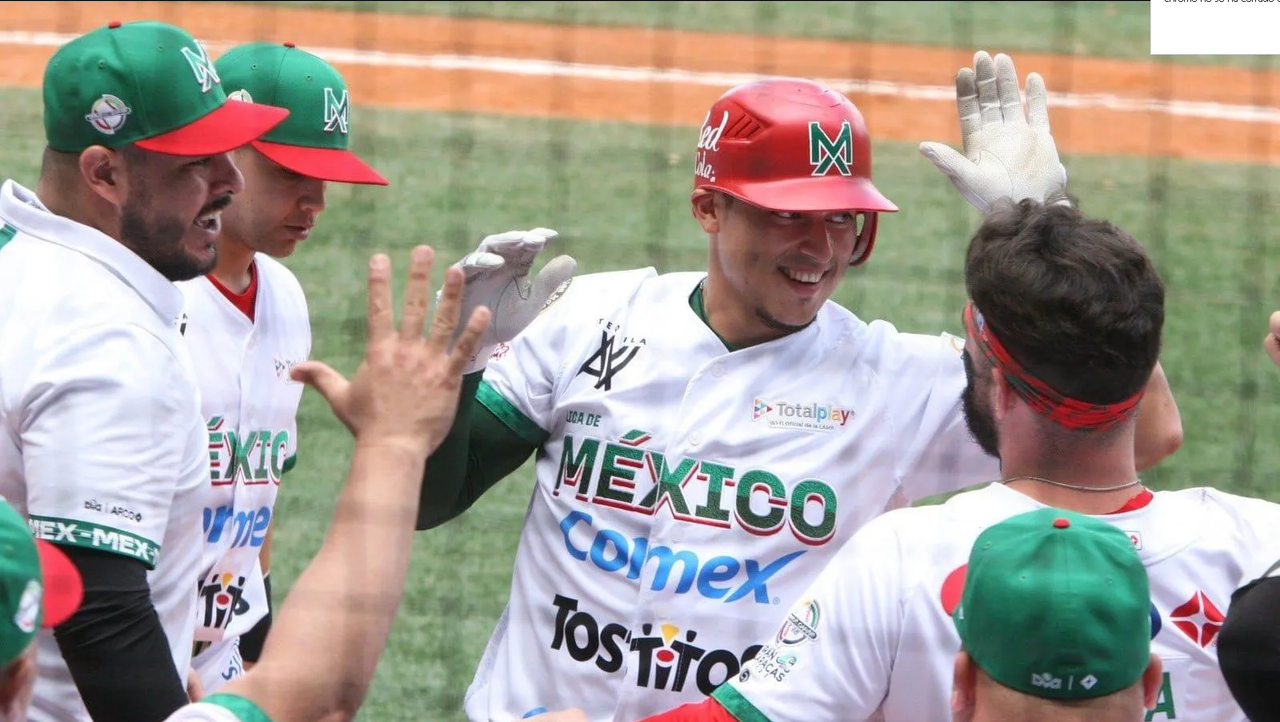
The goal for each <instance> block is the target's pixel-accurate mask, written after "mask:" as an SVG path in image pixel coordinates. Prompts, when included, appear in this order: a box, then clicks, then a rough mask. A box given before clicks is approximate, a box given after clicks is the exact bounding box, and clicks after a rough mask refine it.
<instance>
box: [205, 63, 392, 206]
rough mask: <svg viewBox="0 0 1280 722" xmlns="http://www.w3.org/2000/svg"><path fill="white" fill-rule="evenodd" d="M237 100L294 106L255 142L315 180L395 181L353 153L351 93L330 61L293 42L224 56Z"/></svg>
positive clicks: (223, 71) (221, 70)
mask: <svg viewBox="0 0 1280 722" xmlns="http://www.w3.org/2000/svg"><path fill="white" fill-rule="evenodd" d="M217 66H218V74H219V75H221V76H222V82H223V84H224V85H225V86H226V88H227V93H228V94H229V95H230V97H232V98H236V99H239V100H244V101H248V102H252V103H266V104H268V105H275V106H279V107H281V108H288V109H289V117H288V119H286V120H285V121H284V122H283V123H281V124H280V125H278V126H276V127H275V128H273V129H272V130H271V132H269V133H267V134H266V135H264V136H263V137H261V138H259V139H257V140H255V141H254V142H253V143H252V145H253V147H254V148H256V149H257V151H258V152H259V153H261V154H263V155H265V156H266V157H268V158H270V159H271V160H273V161H275V162H276V163H278V164H280V165H282V166H284V167H285V168H288V169H289V170H291V171H293V172H294V173H298V174H301V175H304V176H307V177H310V178H319V179H321V180H327V181H335V182H338V183H361V184H367V185H383V186H385V185H389V183H388V181H387V179H386V178H384V177H382V175H381V174H380V173H378V171H376V170H374V169H373V168H371V167H370V166H369V164H367V163H365V162H364V161H363V160H361V159H360V158H359V157H357V156H356V154H355V153H353V152H352V151H351V93H350V91H349V90H348V88H347V83H346V81H345V80H343V78H342V75H341V74H340V73H339V72H338V71H337V69H335V68H334V67H333V66H332V65H330V64H329V63H328V62H326V61H324V60H323V59H321V58H319V57H317V56H316V55H314V54H312V53H309V52H307V51H305V50H301V49H299V48H297V47H295V46H294V44H293V43H265V42H263V43H248V44H245V45H239V46H237V47H234V48H232V49H231V50H228V51H227V52H226V53H224V54H223V55H222V57H220V58H218V62H217Z"/></svg>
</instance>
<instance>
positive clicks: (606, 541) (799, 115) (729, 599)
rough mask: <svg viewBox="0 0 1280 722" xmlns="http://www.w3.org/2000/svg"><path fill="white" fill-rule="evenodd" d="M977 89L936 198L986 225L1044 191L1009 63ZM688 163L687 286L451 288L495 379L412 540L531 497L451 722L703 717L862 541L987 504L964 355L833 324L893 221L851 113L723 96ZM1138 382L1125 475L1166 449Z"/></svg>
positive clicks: (988, 72)
mask: <svg viewBox="0 0 1280 722" xmlns="http://www.w3.org/2000/svg"><path fill="white" fill-rule="evenodd" d="M975 62H976V67H975V68H974V69H972V70H970V69H967V68H966V69H964V70H962V71H961V73H960V77H959V79H958V82H957V100H958V102H959V106H958V108H959V111H960V117H961V124H962V127H963V128H964V129H965V132H964V136H965V143H966V150H967V151H968V152H969V153H970V155H971V157H973V158H983V157H986V158H987V159H988V160H985V161H983V162H982V163H981V164H979V165H974V164H967V163H968V161H964V159H963V158H961V159H960V160H961V161H962V162H959V163H958V164H957V165H954V166H951V165H948V166H947V168H948V170H949V172H950V173H956V174H957V176H956V177H955V180H954V183H955V185H956V186H957V187H959V188H960V189H961V191H962V192H963V193H965V195H966V197H970V201H971V202H972V203H974V204H975V205H976V206H978V207H979V208H981V209H984V210H985V208H986V206H987V204H989V203H991V202H994V201H996V200H997V199H998V198H999V197H1001V196H1002V195H1006V194H1010V193H1012V194H1013V195H1015V196H1017V197H1030V198H1035V199H1036V200H1040V199H1041V198H1043V197H1045V194H1046V193H1047V192H1048V191H1050V190H1052V189H1054V188H1061V186H1062V185H1063V184H1064V183H1065V177H1064V173H1063V169H1062V166H1061V164H1060V163H1059V161H1058V156H1057V151H1056V149H1055V147H1054V143H1053V139H1052V137H1051V135H1050V134H1049V127H1048V114H1047V113H1048V111H1047V105H1046V97H1045V91H1044V86H1043V83H1042V82H1040V81H1039V80H1038V78H1037V77H1035V76H1033V77H1032V78H1031V79H1029V80H1028V84H1027V88H1028V90H1027V106H1028V108H1029V113H1024V111H1023V106H1022V98H1021V93H1020V92H1019V87H1018V79H1017V76H1016V74H1015V72H1014V68H1013V63H1012V61H1011V60H1009V59H1008V58H1007V57H1003V56H997V58H992V57H991V56H990V55H987V54H986V53H979V54H978V56H977V57H976V58H975ZM978 93H981V94H982V97H981V105H982V108H983V110H982V112H981V116H979V97H978ZM688 148H689V151H690V155H691V157H692V158H693V159H694V161H693V162H692V163H691V166H692V168H691V170H692V171H693V174H692V176H693V177H692V178H690V180H691V182H692V183H691V185H692V188H691V191H692V192H691V196H690V206H689V208H690V212H691V214H692V216H693V218H694V220H695V221H696V222H697V224H698V227H699V229H700V230H701V231H702V233H703V234H705V237H706V239H707V254H708V261H709V263H708V266H707V267H706V268H705V269H704V270H701V271H688V272H674V273H662V274H660V273H658V272H657V271H656V270H655V269H653V268H641V269H636V270H627V271H616V272H607V273H597V274H589V275H584V276H581V277H578V278H574V279H573V280H572V281H571V282H570V283H569V284H568V285H567V287H565V288H564V289H563V290H562V292H560V293H558V294H555V295H548V294H550V293H551V291H552V290H553V289H555V288H557V286H559V283H553V282H552V281H550V280H548V279H553V278H555V277H556V275H557V274H559V273H562V272H563V271H564V270H565V268H566V262H565V261H562V260H559V259H557V260H553V261H551V262H550V263H548V264H546V266H545V267H544V269H543V270H542V271H541V273H540V275H539V276H538V277H537V278H536V279H535V280H533V281H530V280H529V279H528V273H529V271H530V267H531V264H532V262H533V257H534V255H536V254H537V253H538V252H539V251H540V250H541V249H542V248H544V247H545V244H546V242H547V241H548V240H549V237H550V234H548V233H545V232H536V233H535V232H530V233H528V234H523V235H520V234H516V235H512V236H506V235H504V236H502V237H498V238H490V239H485V240H484V241H482V242H481V244H480V247H479V248H478V249H477V250H476V252H475V253H473V254H470V255H468V256H467V257H465V258H464V259H463V261H462V265H463V266H464V267H465V268H466V269H467V271H468V281H467V296H466V299H465V303H466V304H468V307H470V306H471V305H484V306H487V307H488V308H490V309H492V310H493V313H494V315H493V323H492V325H491V326H490V331H491V333H490V335H489V336H487V337H486V343H488V344H491V345H492V348H493V353H492V354H491V355H489V356H486V355H481V356H480V357H478V358H477V360H476V363H475V365H474V366H473V368H472V369H471V370H472V371H473V372H474V373H472V374H471V375H470V376H469V377H468V380H467V382H468V387H467V389H465V390H464V401H465V400H466V399H467V398H468V397H472V396H473V397H474V399H475V403H474V404H467V403H463V404H462V406H461V410H460V415H459V418H458V420H457V421H456V422H455V427H454V429H455V430H454V431H453V432H451V434H450V437H449V438H448V439H446V440H445V442H444V444H442V445H441V447H440V449H439V450H438V451H437V452H436V454H434V455H433V456H432V458H431V460H430V462H429V464H428V468H427V472H426V473H427V475H428V477H427V483H426V484H424V485H423V496H422V499H421V504H420V507H419V515H420V517H421V518H420V522H419V524H420V526H421V527H422V528H428V527H432V526H435V525H437V524H440V523H441V522H442V521H444V520H447V519H449V518H451V517H452V516H453V515H456V514H458V513H460V512H461V510H463V509H466V508H467V507H468V506H469V505H470V504H471V503H473V502H474V501H475V499H476V498H477V497H478V496H479V495H480V494H482V493H483V492H484V491H485V490H486V489H488V488H491V487H492V486H493V485H494V484H495V483H497V481H498V480H500V479H502V478H503V477H505V476H507V475H509V474H511V473H512V472H514V471H516V470H517V469H519V468H520V467H521V465H523V464H524V463H525V462H526V461H527V460H528V459H529V458H530V457H535V458H536V477H537V478H536V484H535V485H534V487H533V489H532V498H531V499H530V503H529V508H528V513H527V515H526V518H525V522H524V524H525V525H524V529H523V532H522V535H521V539H520V544H519V548H518V551H517V553H516V561H515V566H514V578H513V580H512V582H511V596H510V601H509V603H508V606H507V609H506V611H505V613H504V615H503V617H502V619H501V620H499V623H498V625H497V626H496V628H495V629H494V633H493V636H492V638H491V641H490V643H489V645H488V647H487V649H486V650H485V653H484V657H483V659H482V661H481V663H480V665H479V667H478V669H477V671H476V674H475V677H474V680H473V682H472V685H471V687H470V689H469V690H468V692H467V696H466V701H465V709H466V713H467V715H468V717H469V718H470V719H472V720H476V721H477V722H480V721H487V720H508V719H512V718H517V719H518V718H521V717H522V716H524V715H532V714H537V713H539V711H542V710H563V709H569V708H580V709H582V710H583V711H584V712H585V713H586V715H587V717H588V718H589V719H590V720H593V722H603V721H605V720H628V721H632V720H635V719H637V718H639V717H643V716H645V715H649V714H653V713H656V712H660V711H662V710H665V709H669V708H672V707H675V706H676V705H677V704H679V703H680V702H682V701H693V700H697V699H701V698H702V697H704V696H705V695H707V694H710V693H711V692H712V691H713V690H714V689H715V688H716V687H717V686H718V685H720V684H721V683H723V682H724V681H725V680H726V679H732V678H735V677H736V676H737V674H738V673H739V672H740V670H741V668H742V665H743V664H744V663H745V662H746V661H747V660H748V659H750V658H751V657H752V656H753V655H754V654H755V653H756V652H757V651H758V650H759V644H758V643H759V641H760V640H761V639H764V638H765V637H766V636H767V634H768V633H769V632H770V631H772V629H773V627H774V625H775V623H776V616H777V614H778V610H780V609H787V608H788V607H789V606H790V605H791V604H793V603H794V602H796V601H798V597H799V595H800V594H801V593H802V592H803V591H804V589H805V588H806V587H807V586H808V585H809V584H810V583H811V582H812V581H813V579H814V578H815V577H816V576H817V575H818V574H819V573H820V572H821V570H822V569H823V568H824V567H825V566H826V564H827V563H828V562H829V561H830V560H831V559H832V558H833V557H834V555H835V553H836V550H838V549H839V548H840V546H841V544H842V543H843V542H845V541H846V540H847V539H849V538H850V537H851V536H852V535H853V534H854V533H855V532H856V531H857V530H858V529H860V528H861V527H863V526H864V525H866V524H868V523H869V522H871V521H872V520H873V519H875V518H876V517H877V516H878V515H880V514H881V513H883V512H884V511H885V510H886V509H891V508H894V507H897V506H901V505H904V504H907V503H909V502H910V501H912V500H916V499H921V498H924V497H927V496H931V495H934V494H937V493H940V492H947V491H952V490H956V489H960V488H963V487H966V486H969V485H972V484H977V483H979V482H982V481H985V480H990V479H995V478H998V477H999V465H998V463H997V461H996V460H995V459H994V458H992V457H990V456H988V455H987V454H985V453H984V452H983V450H982V448H981V447H980V446H979V445H978V444H976V443H974V442H973V440H972V439H971V438H970V436H969V433H968V429H967V427H966V425H965V420H964V414H963V407H962V404H961V400H960V399H961V393H962V391H963V390H964V388H965V383H966V376H965V370H964V365H963V363H962V362H961V356H960V350H961V346H962V344H961V339H959V338H957V337H954V336H950V335H948V334H945V333H938V334H919V333H906V332H902V331H899V330H898V329H897V328H895V327H894V326H893V325H892V324H891V323H888V322H886V321H882V320H864V319H863V318H860V317H858V316H857V315H855V314H854V313H852V312H850V311H849V310H848V309H846V308H843V307H841V306H840V305H839V304H836V303H834V302H832V301H831V296H832V294H833V293H834V292H835V290H836V289H837V287H838V286H839V284H840V283H841V282H842V281H843V279H844V277H845V275H846V273H847V272H848V270H849V268H851V267H854V266H857V265H859V264H862V263H865V262H866V261H867V260H868V258H870V256H871V251H872V247H873V244H874V242H875V240H876V231H877V228H878V226H879V220H880V218H881V216H882V214H885V213H891V212H894V211H896V210H897V206H896V205H895V204H894V203H893V202H891V201H890V200H889V199H888V198H887V197H886V196H885V194H884V193H882V192H881V189H880V188H878V187H877V185H876V184H875V183H874V182H873V181H872V141H871V134H870V132H869V130H868V128H867V124H866V122H865V121H864V119H863V116H862V114H861V112H860V111H859V109H858V108H857V107H856V106H855V105H854V104H853V102H852V101H850V100H849V99H848V98H846V97H845V96H843V95H841V94H840V93H838V92H836V91H835V90H833V89H831V88H827V87H824V86H823V85H821V84H818V83H815V82H811V81H808V80H804V79H799V78H792V79H770V80H762V81H759V82H751V83H747V84H744V85H741V86H739V87H735V88H732V89H730V90H728V91H727V92H726V93H724V95H723V96H721V97H720V98H719V99H717V100H716V101H715V102H714V103H713V104H712V105H711V107H710V108H709V111H708V112H707V113H706V115H705V118H704V119H703V124H702V130H701V131H700V132H699V133H697V134H696V135H695V134H693V133H691V134H690V137H689V144H688ZM951 153H952V154H954V155H955V157H959V154H956V153H954V151H951ZM942 157H946V158H951V156H947V155H946V154H945V153H944V154H943V156H942ZM990 159H994V160H995V161H996V162H994V163H993V162H992V161H991V160H990ZM966 164H967V165H966ZM1005 169H1008V171H1007V172H1006V170H1005ZM570 268H571V269H572V267H571V266H570ZM544 301H545V308H544ZM499 344H502V345H499ZM1151 378H1152V381H1153V387H1154V388H1156V389H1157V392H1156V393H1153V394H1151V398H1152V399H1153V400H1152V401H1151V403H1150V404H1149V405H1148V406H1146V407H1145V410H1146V411H1149V412H1150V413H1149V414H1144V418H1143V419H1142V420H1141V422H1140V426H1142V427H1145V428H1147V429H1155V430H1156V432H1155V433H1148V434H1143V435H1142V441H1141V442H1139V443H1138V444H1136V445H1137V446H1138V447H1139V454H1140V455H1141V458H1142V462H1141V463H1142V464H1143V465H1150V464H1152V463H1154V462H1155V461H1156V460H1158V459H1160V458H1163V457H1164V456H1165V455H1167V454H1168V453H1170V451H1171V450H1172V448H1174V447H1176V437H1177V433H1176V431H1177V428H1178V418H1177V411H1176V408H1175V407H1174V405H1173V404H1172V401H1171V400H1169V399H1168V393H1167V391H1168V389H1167V387H1166V386H1165V385H1164V384H1163V376H1162V375H1161V374H1160V373H1159V372H1158V370H1157V371H1156V372H1155V373H1153V374H1152V376H1151ZM1166 401H1167V403H1166ZM1151 439H1155V440H1156V441H1157V443H1155V444H1150V443H1146V442H1147V441H1149V440H1151ZM1171 439H1173V440H1175V443H1173V444H1170V443H1168V442H1169V440H1171Z"/></svg>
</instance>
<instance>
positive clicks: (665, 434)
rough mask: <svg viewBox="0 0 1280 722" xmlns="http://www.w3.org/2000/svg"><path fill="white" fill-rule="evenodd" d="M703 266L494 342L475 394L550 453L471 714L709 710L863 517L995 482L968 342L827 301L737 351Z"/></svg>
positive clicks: (575, 293)
mask: <svg viewBox="0 0 1280 722" xmlns="http://www.w3.org/2000/svg"><path fill="white" fill-rule="evenodd" d="M704 276H705V274H702V273H672V274H666V275H658V274H657V273H656V272H655V271H654V270H653V269H641V270H635V271H625V272H610V273H601V274H594V275H585V276H580V277H578V278H575V279H573V281H572V282H571V283H570V285H569V286H568V288H567V289H565V290H563V293H562V294H561V295H559V296H558V297H555V298H554V300H553V301H551V302H550V303H549V304H548V306H547V307H546V308H545V309H544V310H543V313H542V314H540V315H539V317H538V318H537V319H536V320H535V321H534V322H533V323H532V324H531V325H530V326H529V327H528V328H527V329H526V330H525V331H524V332H523V333H522V334H520V336H518V337H517V338H516V339H515V340H513V341H512V342H511V343H510V344H509V345H503V346H499V347H498V348H497V349H496V350H495V351H494V353H493V356H492V357H491V359H490V362H489V366H488V369H487V371H486V372H485V377H484V382H483V383H482V384H481V386H480V389H479V391H478V392H477V398H478V400H479V401H480V402H481V403H483V404H485V405H486V407H487V408H488V409H489V410H491V411H492V412H493V413H495V414H496V415H497V416H498V417H499V418H500V419H502V420H503V421H504V422H505V423H506V424H507V425H508V426H509V427H510V428H511V429H512V430H514V431H515V432H517V433H518V434H520V435H521V436H523V437H524V438H525V439H526V440H527V441H529V442H530V443H531V444H533V445H535V446H538V447H540V448H539V451H538V453H537V466H536V469H537V471H536V476H537V482H536V484H535V486H534V488H533V493H532V498H531V499H530V502H529V507H528V511H527V516H526V519H525V525H524V529H523V531H522V534H521V537H520V542H519V548H518V550H517V553H516V561H515V569H514V576H513V579H512V582H511V591H510V600H509V602H508V604H507V607H506V610H505V611H504V613H503V615H502V617H501V619H500V620H499V622H498V625H497V628H496V630H495V631H494V633H493V636H492V638H491V639H490V641H489V644H488V646H487V648H486V650H485V653H484V656H483V659H482V660H481V663H480V666H479V669H478V670H477V672H476V675H475V678H474V680H473V682H472V684H471V686H470V688H469V690H468V692H467V695H466V702H465V709H466V714H467V715H468V717H469V718H470V719H472V720H502V721H503V722H506V721H507V720H511V719H519V718H521V717H522V716H524V715H525V714H527V713H530V712H531V711H533V710H537V709H539V708H545V709H551V710H554V709H563V708H569V707H580V708H582V709H584V710H586V712H587V714H588V716H589V718H590V719H591V720H593V721H597V722H598V721H602V720H626V721H628V722H630V721H631V720H636V719H639V718H641V717H643V716H645V715H648V714H652V713H656V712H660V711H663V710H666V709H670V708H671V707H674V706H676V705H678V704H680V703H682V702H689V701H694V700H698V699H700V698H702V697H703V696H704V695H706V694H708V693H709V692H710V691H711V690H712V689H713V688H714V687H715V686H716V685H718V684H720V683H721V682H723V681H724V680H725V679H728V678H732V677H733V676H735V675H736V674H737V673H738V670H739V667H740V665H741V663H742V660H743V659H744V657H746V656H747V655H750V654H752V653H754V651H755V647H753V646H752V645H754V644H755V642H756V641H757V640H758V639H760V638H761V637H763V636H764V635H765V634H766V633H767V630H771V629H772V628H773V625H774V624H775V623H776V620H777V618H778V615H779V614H780V613H781V612H782V611H783V610H786V609H787V608H788V607H790V605H791V604H792V603H793V602H794V601H795V600H796V598H797V597H798V595H799V594H800V593H801V592H802V591H803V590H804V589H805V588H806V587H807V586H808V585H809V582H811V581H812V579H813V578H814V577H815V576H816V575H817V574H818V572H819V571H820V570H821V569H822V568H823V567H824V566H825V565H826V563H827V561H828V560H829V559H830V558H831V556H832V554H834V552H835V551H836V550H837V549H838V548H839V545H840V543H841V542H842V541H843V540H844V539H847V538H848V537H849V536H850V535H852V534H853V533H854V532H855V531H856V530H857V529H858V528H860V527H861V526H862V525H863V524H866V523H867V522H868V521H869V520H871V519H872V518H874V517H876V516H877V515H879V514H880V513H882V512H883V511H884V510H885V509H888V508H894V507H897V506H901V505H903V504H905V503H907V502H908V501H910V500H913V499H919V498H922V497H926V496H931V495H934V494H937V493H940V492H947V491H952V490H955V489H957V488H960V487H964V486H968V485H972V484H976V483H980V482H982V481H984V480H990V479H994V478H997V475H998V467H997V464H996V462H995V460H993V459H991V458H990V457H988V456H987V455H985V454H983V453H982V451H981V450H980V449H979V448H978V447H977V445H976V444H974V443H973V442H972V440H971V439H970V437H969V434H968V430H967V427H966V425H965V422H964V417H963V412H962V409H961V404H960V396H961V392H962V390H963V389H964V386H965V381H966V379H965V372H964V366H963V363H962V361H961V357H960V351H961V350H962V347H963V345H962V341H961V339H959V338H956V337H953V336H950V335H947V334H939V335H936V336H926V335H916V334H906V333H900V332H899V331H898V330H896V329H895V328H894V327H893V326H892V325H890V324H888V323H885V322H882V321H876V322H872V323H867V322H864V321H862V320H860V319H858V318H857V317H856V316H854V315H853V314H851V313H850V312H849V311H847V310H846V309H844V308H841V307H840V306H838V305H836V304H834V303H827V304H825V305H824V306H823V307H822V308H821V310H820V311H819V313H818V316H817V318H816V320H815V322H814V323H813V324H811V325H809V326H808V327H807V328H805V329H804V330H802V331H799V332H797V333H795V334H793V335H791V336H788V337H786V338H783V339H779V340H776V341H772V342H769V343H764V344H760V345H758V346H754V347H751V348H746V349H741V350H737V351H733V352H730V351H729V350H727V349H726V348H725V345H724V344H723V342H722V341H721V340H720V339H719V338H718V337H717V336H716V335H715V334H714V333H713V332H712V330H711V329H710V328H709V327H708V326H707V325H706V323H704V322H703V320H702V319H701V318H700V317H699V316H698V315H697V314H696V313H695V311H694V310H693V309H692V308H691V306H690V297H691V294H692V293H693V292H694V290H695V288H696V287H697V286H698V284H699V282H700V281H701V280H702V278H703V277H704Z"/></svg>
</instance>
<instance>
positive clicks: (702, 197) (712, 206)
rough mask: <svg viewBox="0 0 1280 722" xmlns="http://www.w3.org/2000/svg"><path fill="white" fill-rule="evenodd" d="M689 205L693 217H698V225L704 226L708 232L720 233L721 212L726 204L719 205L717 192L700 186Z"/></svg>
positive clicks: (690, 199)
mask: <svg viewBox="0 0 1280 722" xmlns="http://www.w3.org/2000/svg"><path fill="white" fill-rule="evenodd" d="M689 205H690V206H691V208H692V211H693V217H694V218H695V219H697V221H698V225H700V226H702V230H703V231H705V232H706V233H719V232H720V221H721V214H722V213H723V211H724V206H723V205H720V206H719V207H717V204H716V194H715V192H713V191H709V190H707V189H705V188H699V189H697V190H695V191H694V192H693V195H692V196H690V197H689Z"/></svg>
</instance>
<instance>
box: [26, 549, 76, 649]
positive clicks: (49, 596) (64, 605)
mask: <svg viewBox="0 0 1280 722" xmlns="http://www.w3.org/2000/svg"><path fill="white" fill-rule="evenodd" d="M36 548H37V549H38V550H39V551H40V569H41V573H42V575H43V577H44V627H45V628H46V629H52V628H53V627H56V626H58V625H59V624H62V623H63V622H65V621H67V619H68V618H70V617H71V615H72V614H75V613H76V610H77V609H79V608H80V602H82V601H83V600H84V582H83V580H81V578H80V572H79V570H77V569H76V565H75V564H72V563H71V560H70V559H68V558H67V555H66V554H63V553H62V551H61V550H60V549H58V548H57V547H56V546H54V545H52V544H50V543H49V542H47V541H44V540H43V539H37V540H36Z"/></svg>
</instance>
